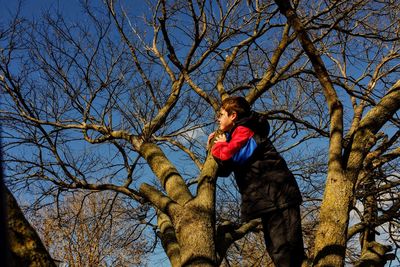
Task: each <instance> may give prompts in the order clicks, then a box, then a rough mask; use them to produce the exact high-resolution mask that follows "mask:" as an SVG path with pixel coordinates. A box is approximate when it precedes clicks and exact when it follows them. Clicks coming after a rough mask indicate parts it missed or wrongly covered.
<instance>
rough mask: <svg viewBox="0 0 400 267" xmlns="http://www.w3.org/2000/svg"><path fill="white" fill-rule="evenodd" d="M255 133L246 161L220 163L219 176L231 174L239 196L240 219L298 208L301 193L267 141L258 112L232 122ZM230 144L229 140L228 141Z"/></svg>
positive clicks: (283, 162)
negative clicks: (250, 151) (290, 207)
mask: <svg viewBox="0 0 400 267" xmlns="http://www.w3.org/2000/svg"><path fill="white" fill-rule="evenodd" d="M238 126H244V127H247V128H249V129H251V130H252V131H253V132H254V135H253V136H252V138H253V139H254V141H255V143H256V148H255V150H254V151H253V152H252V154H251V156H250V157H249V158H248V159H246V161H245V162H243V163H241V164H237V163H235V162H233V160H232V159H230V160H228V161H221V160H218V159H217V161H218V162H219V163H220V165H221V166H220V170H221V172H220V176H227V175H228V174H229V172H231V171H233V172H234V174H235V179H236V183H237V185H238V187H239V191H240V193H241V196H242V205H241V211H242V219H243V220H245V221H247V220H250V219H254V218H258V217H260V216H261V215H262V214H265V213H268V212H270V211H274V210H277V209H282V208H286V207H289V206H294V205H299V204H300V203H301V201H302V198H301V193H300V190H299V187H298V185H297V182H296V180H295V178H294V176H293V174H292V172H291V171H290V170H289V168H288V167H287V164H286V162H285V160H284V159H283V158H282V157H281V155H280V154H279V153H278V152H277V151H276V149H275V147H274V146H273V144H272V142H271V141H270V139H269V138H268V134H269V124H268V121H267V120H266V118H265V117H264V116H262V115H261V114H259V113H256V112H252V114H251V115H250V116H249V117H247V118H244V119H241V120H239V121H237V122H236V123H235V127H234V128H233V129H232V130H231V131H230V133H231V134H233V133H234V131H235V129H236V128H237V127H238ZM228 142H229V141H228Z"/></svg>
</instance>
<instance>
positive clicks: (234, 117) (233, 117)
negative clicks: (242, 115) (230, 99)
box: [231, 112, 237, 120]
mask: <svg viewBox="0 0 400 267" xmlns="http://www.w3.org/2000/svg"><path fill="white" fill-rule="evenodd" d="M231 115H232V120H236V119H237V113H236V112H232V114H231Z"/></svg>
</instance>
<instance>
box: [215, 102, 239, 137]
mask: <svg viewBox="0 0 400 267" xmlns="http://www.w3.org/2000/svg"><path fill="white" fill-rule="evenodd" d="M236 117H237V114H236V112H232V114H230V115H228V112H226V110H225V109H223V108H221V109H220V111H219V115H218V123H219V129H220V130H221V131H223V132H228V131H229V130H231V129H232V128H233V126H234V125H235V124H234V122H235V120H236Z"/></svg>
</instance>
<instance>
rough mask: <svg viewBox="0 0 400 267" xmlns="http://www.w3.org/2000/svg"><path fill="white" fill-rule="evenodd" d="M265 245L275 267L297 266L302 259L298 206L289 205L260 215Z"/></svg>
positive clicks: (302, 248)
mask: <svg viewBox="0 0 400 267" xmlns="http://www.w3.org/2000/svg"><path fill="white" fill-rule="evenodd" d="M261 220H262V224H263V230H264V238H265V245H266V247H267V251H268V254H269V255H270V257H271V258H272V260H273V262H274V264H275V266H276V267H299V266H301V264H302V262H303V260H304V245H303V235H302V232H301V218H300V208H299V207H298V206H296V207H289V208H286V209H282V210H276V211H273V212H269V213H267V214H265V215H263V216H262V217H261Z"/></svg>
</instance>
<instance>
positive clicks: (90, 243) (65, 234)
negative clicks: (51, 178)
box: [29, 192, 150, 266]
mask: <svg viewBox="0 0 400 267" xmlns="http://www.w3.org/2000/svg"><path fill="white" fill-rule="evenodd" d="M122 201H123V200H122V199H121V198H119V197H118V195H115V194H114V195H111V194H110V193H108V192H103V193H93V192H91V193H89V194H83V192H77V193H76V194H74V195H72V196H70V197H67V199H66V200H63V201H62V202H61V203H60V206H59V207H55V206H46V207H44V208H42V209H40V210H38V211H36V212H34V213H32V214H31V215H30V216H29V217H30V219H31V221H32V222H33V224H34V225H35V226H36V227H37V229H38V233H39V234H40V235H41V236H42V240H43V242H44V244H46V247H47V248H48V250H49V252H50V253H51V255H53V257H54V258H55V259H57V260H58V261H60V262H64V263H67V264H68V266H109V265H111V266H144V265H145V263H146V258H145V254H146V252H147V251H148V250H150V249H149V245H148V244H147V241H146V240H144V238H143V229H141V228H143V227H141V226H140V224H139V223H135V219H134V218H133V217H132V216H131V215H132V214H137V213H138V212H137V211H135V210H132V209H130V208H129V207H126V206H124V203H123V202H122Z"/></svg>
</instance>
